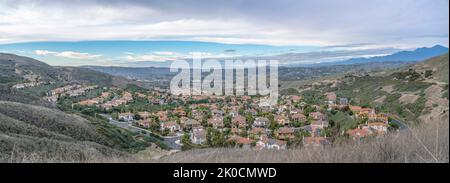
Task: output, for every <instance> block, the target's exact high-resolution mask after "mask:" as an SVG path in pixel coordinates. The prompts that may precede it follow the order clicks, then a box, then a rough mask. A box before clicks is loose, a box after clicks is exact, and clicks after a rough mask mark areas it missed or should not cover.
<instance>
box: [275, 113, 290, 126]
mask: <svg viewBox="0 0 450 183" xmlns="http://www.w3.org/2000/svg"><path fill="white" fill-rule="evenodd" d="M275 121H276V122H277V123H278V124H280V125H289V119H288V118H287V117H286V116H283V115H276V116H275Z"/></svg>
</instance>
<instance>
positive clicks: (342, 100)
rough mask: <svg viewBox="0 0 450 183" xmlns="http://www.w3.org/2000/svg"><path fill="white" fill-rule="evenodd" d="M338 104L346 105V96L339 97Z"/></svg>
mask: <svg viewBox="0 0 450 183" xmlns="http://www.w3.org/2000/svg"><path fill="white" fill-rule="evenodd" d="M339 104H340V105H348V99H347V98H340V99H339Z"/></svg>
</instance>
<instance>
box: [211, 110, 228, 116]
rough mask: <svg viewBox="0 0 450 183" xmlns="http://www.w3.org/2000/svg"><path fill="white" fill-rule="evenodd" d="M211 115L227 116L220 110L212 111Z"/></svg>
mask: <svg viewBox="0 0 450 183" xmlns="http://www.w3.org/2000/svg"><path fill="white" fill-rule="evenodd" d="M211 113H212V115H213V116H223V114H225V112H224V111H222V110H218V109H214V110H211Z"/></svg>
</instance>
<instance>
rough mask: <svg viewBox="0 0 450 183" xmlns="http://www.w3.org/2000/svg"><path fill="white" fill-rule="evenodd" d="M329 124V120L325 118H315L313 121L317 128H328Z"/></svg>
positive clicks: (312, 123) (313, 125) (312, 125)
mask: <svg viewBox="0 0 450 183" xmlns="http://www.w3.org/2000/svg"><path fill="white" fill-rule="evenodd" d="M328 125H329V123H328V121H325V120H314V121H312V122H311V127H316V128H322V129H323V128H327V127H328Z"/></svg>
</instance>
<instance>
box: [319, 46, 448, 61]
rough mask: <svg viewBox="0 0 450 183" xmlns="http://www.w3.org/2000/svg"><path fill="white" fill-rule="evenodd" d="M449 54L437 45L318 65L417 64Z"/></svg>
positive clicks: (445, 49) (446, 49)
mask: <svg viewBox="0 0 450 183" xmlns="http://www.w3.org/2000/svg"><path fill="white" fill-rule="evenodd" d="M447 52H448V48H447V47H444V46H441V45H436V46H433V47H431V48H427V47H423V48H417V49H415V50H413V51H400V52H396V53H394V54H391V55H386V56H375V57H370V58H352V59H349V60H344V61H338V62H327V63H323V64H318V65H349V64H360V63H369V62H417V61H422V60H426V59H430V58H432V57H436V56H439V55H442V54H445V53H447Z"/></svg>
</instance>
